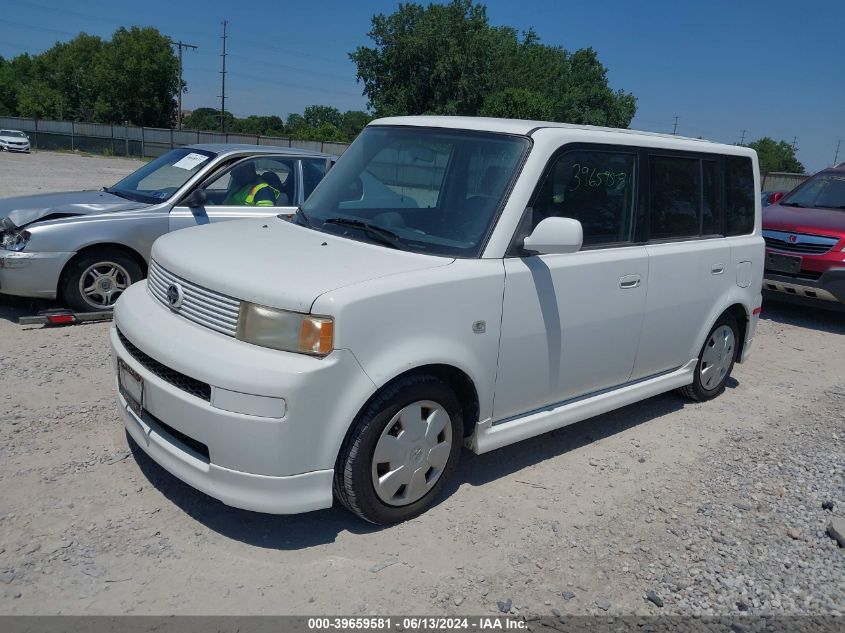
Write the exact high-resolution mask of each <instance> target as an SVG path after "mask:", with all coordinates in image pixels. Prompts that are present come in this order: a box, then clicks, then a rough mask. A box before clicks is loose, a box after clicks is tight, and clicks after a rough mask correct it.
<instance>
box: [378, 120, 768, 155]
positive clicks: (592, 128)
mask: <svg viewBox="0 0 845 633" xmlns="http://www.w3.org/2000/svg"><path fill="white" fill-rule="evenodd" d="M370 125H405V126H421V127H439V128H452V129H461V130H473V131H484V132H499V133H503V134H519V135H522V136H530V135H531V134H533V133H534V132H535V131H536V130H540V129H549V128H550V129H560V130H570V131H573V132H576V133H580V134H583V133H585V132H590V133H599V134H602V135H604V134H607V135H608V142H613V141H612V139H611V136H612V135H617V134H624V135H626V137H627V136H632V137H635V138H636V137H639V138H642V139H644V140H646V139H647V140H648V141H649V144H650V145H653V144H654V141H655V140H660V141H661V142H663V141H665V145H666V147H670V146H672V145H674V146H677V147H678V149H690V144H692V143H694V144H699V149H700V150H702V151H707V152H712V151H714V150H716V149H717V148H718V149H719V151H726V152H727V153H730V154H738V155H750V154H753V150H751V149H749V148H746V147H742V146H737V145H725V144H721V143H714V142H712V141H707V140H704V139H698V138H690V137H686V136H677V135H675V134H664V133H660V132H642V131H639V130H629V129H623V128H612V127H600V126H596V125H575V124H572V123H558V122H555V121H530V120H523V119H496V118H491V117H465V116H401V117H386V118H383V119H376V120H375V121H372V122H371V123H370Z"/></svg>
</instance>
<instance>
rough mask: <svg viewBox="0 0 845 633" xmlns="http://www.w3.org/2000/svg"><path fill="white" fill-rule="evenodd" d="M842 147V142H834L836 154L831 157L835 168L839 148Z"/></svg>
mask: <svg viewBox="0 0 845 633" xmlns="http://www.w3.org/2000/svg"><path fill="white" fill-rule="evenodd" d="M840 145H842V140H841V139H840V140H838V141H836V154H834V156H833V167H836V161H838V160H839V146H840Z"/></svg>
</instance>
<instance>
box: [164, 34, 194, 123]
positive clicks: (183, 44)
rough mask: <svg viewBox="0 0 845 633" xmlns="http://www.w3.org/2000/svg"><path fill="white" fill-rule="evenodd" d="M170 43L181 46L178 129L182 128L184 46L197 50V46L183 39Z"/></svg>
mask: <svg viewBox="0 0 845 633" xmlns="http://www.w3.org/2000/svg"><path fill="white" fill-rule="evenodd" d="M170 43H171V44H172V45H173V46H178V47H179V112H178V113H177V115H176V121H177V123H176V125H177V129H180V130H181V129H182V49H183V48H190V49H193V50H197V47H196V46H195V45H194V44H185V43H184V42H182V40H179V41H178V42H174V41H173V40H170Z"/></svg>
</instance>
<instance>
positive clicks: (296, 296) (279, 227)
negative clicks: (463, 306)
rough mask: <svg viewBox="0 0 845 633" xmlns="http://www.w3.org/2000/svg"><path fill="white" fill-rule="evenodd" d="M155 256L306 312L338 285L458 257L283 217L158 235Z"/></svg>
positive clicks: (195, 277) (197, 279)
mask: <svg viewBox="0 0 845 633" xmlns="http://www.w3.org/2000/svg"><path fill="white" fill-rule="evenodd" d="M152 258H153V259H154V260H155V261H156V262H157V263H158V264H160V265H161V266H162V267H164V268H166V269H167V270H168V271H170V272H171V273H173V274H175V275H178V276H179V277H183V278H184V279H186V280H187V281H190V282H193V283H196V284H199V285H201V286H204V287H206V288H208V289H210V290H216V291H218V292H221V293H223V294H226V295H229V296H231V297H235V298H238V299H242V300H246V301H250V302H252V303H258V304H261V305H266V306H270V307H274V308H282V309H286V310H294V311H296V312H306V313H307V312H309V311H310V310H311V306H312V305H313V303H314V301H315V300H316V299H317V297H319V296H320V295H322V294H324V293H326V292H329V291H331V290H335V289H337V288H342V287H344V286H349V285H352V284H356V283H360V282H364V281H369V280H372V279H376V278H378V277H386V276H388V275H395V274H401V273H406V272H410V271H414V270H422V269H426V268H436V267H440V266H447V265H449V264H451V263H452V262H453V261H454V259H453V258H449V257H438V256H433V255H421V254H418V253H408V252H405V251H400V250H396V249H392V248H388V247H385V246H380V245H377V244H369V243H366V242H358V241H355V240H351V239H347V238H344V237H340V236H336V235H330V234H328V233H321V232H319V231H315V230H313V229H309V228H306V227H303V226H298V225H296V224H293V223H291V222H288V221H287V220H281V219H279V218H269V219H267V218H265V219H259V220H241V221H234V222H223V223H218V224H210V225H206V226H199V227H193V228H189V229H183V230H180V231H176V232H174V233H169V234H167V235H164V236H162V237H160V238H159V239H157V240H156V241H155V243H154V244H153V249H152Z"/></svg>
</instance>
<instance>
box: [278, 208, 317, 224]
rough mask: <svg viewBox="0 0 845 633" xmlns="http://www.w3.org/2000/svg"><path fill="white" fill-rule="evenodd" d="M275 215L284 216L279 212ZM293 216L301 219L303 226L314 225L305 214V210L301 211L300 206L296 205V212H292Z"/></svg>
mask: <svg viewBox="0 0 845 633" xmlns="http://www.w3.org/2000/svg"><path fill="white" fill-rule="evenodd" d="M277 217H279V218H284V217H285V216H283V215H282V214H281V213H280V214H279V215H278V216H277ZM294 217H295V218H299V219H301V220H302V221H303V222H305V226H311V227H313V226H314V223H313V222H312V221H311V218H309V217H308V216H307V215H306V214H305V211H303V210H302V207H301V206H299V207H296V213H295V214H294Z"/></svg>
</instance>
